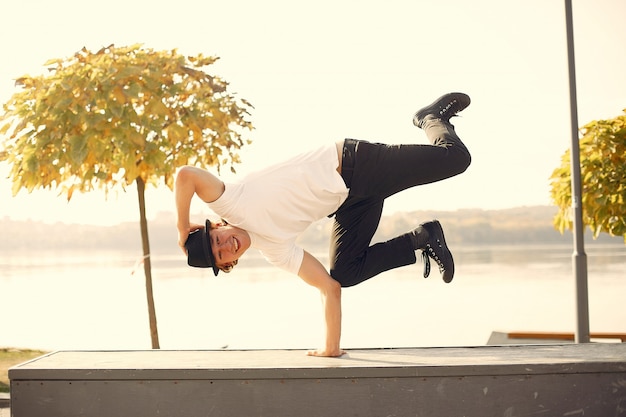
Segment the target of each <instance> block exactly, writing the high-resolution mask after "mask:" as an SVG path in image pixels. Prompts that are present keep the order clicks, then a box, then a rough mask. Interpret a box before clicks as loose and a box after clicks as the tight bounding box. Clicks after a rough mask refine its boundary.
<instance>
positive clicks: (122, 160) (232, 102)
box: [0, 45, 252, 349]
mask: <svg viewBox="0 0 626 417" xmlns="http://www.w3.org/2000/svg"><path fill="white" fill-rule="evenodd" d="M217 59H218V58H216V57H205V56H203V55H201V54H200V55H197V56H188V57H185V56H181V55H180V54H178V52H177V51H176V50H173V51H154V50H152V49H147V48H144V47H142V46H141V45H133V46H130V47H115V46H113V45H111V46H108V47H106V48H102V49H101V50H99V51H98V52H95V53H92V52H90V51H88V50H87V49H85V48H83V49H82V50H80V51H78V52H77V53H76V54H74V55H73V56H72V57H70V58H68V59H53V60H50V61H48V62H46V63H45V64H44V66H45V67H47V70H48V73H47V74H45V75H40V76H29V75H25V76H22V77H20V78H18V79H17V80H16V85H17V86H18V87H21V90H20V91H19V92H17V93H15V94H14V95H13V96H12V97H11V98H10V99H9V100H8V102H6V103H5V104H4V106H3V113H2V114H0V135H1V136H0V137H1V142H0V162H8V163H9V164H10V165H11V169H10V177H11V179H12V181H13V194H14V195H16V194H17V193H18V192H19V191H20V190H21V189H22V188H25V189H26V190H28V192H31V191H32V190H34V189H37V188H53V189H58V190H59V191H60V194H63V195H65V196H66V197H67V199H68V201H69V200H70V199H71V198H72V194H73V193H74V192H75V191H80V192H87V191H92V190H94V189H96V188H99V189H103V190H104V191H105V196H106V195H108V192H109V191H111V190H113V189H119V188H121V189H123V190H125V188H126V187H127V186H129V185H131V184H133V183H136V185H137V195H138V199H139V211H140V224H141V238H142V245H143V254H144V260H145V261H144V271H145V275H146V292H147V298H148V311H149V319H150V335H151V341H152V348H153V349H158V348H159V340H158V332H157V324H156V313H155V307H154V300H153V295H152V274H151V262H150V247H149V240H148V226H147V221H146V216H145V194H144V193H145V187H146V184H152V185H154V186H157V185H158V184H159V183H161V182H164V183H165V184H166V185H167V186H168V187H169V188H170V189H172V188H173V184H174V175H175V171H176V168H177V167H179V166H181V165H187V164H191V165H199V166H201V167H203V168H206V167H207V166H215V167H217V169H218V171H219V169H220V167H221V166H222V165H229V166H230V169H231V170H232V171H234V164H235V163H237V162H239V155H238V150H239V149H240V148H241V147H242V146H244V145H245V144H246V143H249V141H248V140H246V139H245V138H244V135H245V133H246V132H248V131H250V130H251V129H252V125H251V123H250V121H249V120H248V117H249V115H250V110H251V109H252V106H251V105H250V104H249V103H248V102H247V101H245V100H243V99H237V98H236V97H235V96H234V95H233V94H231V93H229V92H227V87H228V83H227V82H225V81H224V80H222V79H221V78H219V77H217V76H212V75H209V74H208V73H207V72H205V69H206V67H208V66H210V65H212V64H213V63H215V61H216V60H217Z"/></svg>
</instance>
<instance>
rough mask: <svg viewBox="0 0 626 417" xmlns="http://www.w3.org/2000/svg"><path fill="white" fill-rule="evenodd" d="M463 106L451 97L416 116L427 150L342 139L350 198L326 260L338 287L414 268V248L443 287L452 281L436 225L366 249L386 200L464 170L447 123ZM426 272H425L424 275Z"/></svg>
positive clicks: (464, 153)
mask: <svg viewBox="0 0 626 417" xmlns="http://www.w3.org/2000/svg"><path fill="white" fill-rule="evenodd" d="M468 104H469V97H467V96H466V95H464V94H460V93H453V94H450V95H446V96H443V97H441V98H439V99H438V100H436V101H435V102H434V103H433V104H431V105H430V106H427V107H425V108H424V109H421V110H420V111H418V112H417V113H416V115H415V118H414V122H415V124H416V125H417V126H418V127H420V128H422V129H423V130H424V131H425V132H426V135H427V137H428V139H429V141H430V142H431V145H385V144H375V143H369V142H365V141H357V140H353V139H347V140H346V142H345V144H344V164H346V162H347V163H348V165H347V166H346V168H347V169H346V170H345V172H342V175H343V176H344V179H345V180H346V184H347V185H348V187H349V188H350V195H349V197H348V200H347V201H346V202H345V203H344V205H342V207H341V208H340V209H339V210H338V212H337V214H336V216H335V225H334V230H333V237H332V242H331V258H330V259H331V275H332V276H333V277H334V278H335V279H337V280H338V281H339V282H341V283H342V285H344V286H349V285H355V284H358V283H359V282H362V281H364V280H366V279H369V278H371V277H372V276H375V275H377V274H379V273H380V272H383V271H386V270H389V269H392V268H396V267H399V266H403V265H407V264H411V263H414V262H415V261H416V258H415V250H417V249H421V250H422V251H423V253H425V254H427V255H428V256H430V257H431V258H432V259H434V260H435V261H436V262H437V264H438V265H439V269H440V271H441V272H442V274H443V277H444V280H445V281H446V282H450V281H451V280H452V277H453V274H454V262H453V259H452V254H451V253H450V251H449V250H448V248H447V246H446V243H445V239H444V237H443V230H442V229H441V225H439V222H428V223H425V224H423V227H422V226H420V227H418V228H416V229H415V230H414V231H412V232H409V233H406V234H404V235H401V236H398V237H397V238H395V239H391V240H389V241H387V242H384V243H379V244H376V245H373V246H369V245H370V243H371V239H372V236H373V235H374V233H375V232H376V229H377V227H378V223H379V221H380V216H381V213H382V207H383V201H384V199H385V198H386V197H388V196H390V195H393V194H395V193H397V192H399V191H402V190H405V189H407V188H410V187H414V186H417V185H421V184H427V183H431V182H435V181H440V180H442V179H446V178H449V177H452V176H454V175H457V174H460V173H462V172H463V171H465V170H466V169H467V167H468V166H469V164H470V162H471V157H470V154H469V151H468V150H467V148H466V147H465V145H464V144H463V142H461V140H460V138H459V137H458V136H457V134H456V132H455V131H454V127H453V126H452V125H451V124H450V123H449V119H450V117H451V116H452V115H454V114H456V112H458V111H460V110H462V109H463V108H465V107H467V105H468ZM346 156H349V157H348V158H347V157H346ZM425 261H428V258H427V257H426V258H425ZM426 266H429V263H428V262H426ZM428 272H429V270H425V273H424V276H427V275H428Z"/></svg>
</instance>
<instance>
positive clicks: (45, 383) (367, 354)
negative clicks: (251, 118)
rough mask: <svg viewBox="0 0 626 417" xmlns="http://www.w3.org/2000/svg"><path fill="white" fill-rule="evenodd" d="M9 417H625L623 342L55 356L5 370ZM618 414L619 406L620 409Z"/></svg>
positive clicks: (53, 354)
mask: <svg viewBox="0 0 626 417" xmlns="http://www.w3.org/2000/svg"><path fill="white" fill-rule="evenodd" d="M9 378H10V380H11V400H12V401H11V402H12V404H11V407H12V413H13V417H26V416H28V417H36V416H47V417H55V416H70V415H81V416H102V415H116V416H124V415H128V416H155V415H160V416H179V417H184V416H199V415H218V416H236V417H242V416H290V417H293V416H342V415H351V416H376V417H378V416H409V415H410V416H446V417H449V416H457V415H458V416H467V417H470V416H476V417H485V416H496V415H510V416H513V415H532V414H542V415H569V416H576V415H581V416H582V415H585V416H589V415H592V416H596V415H597V416H608V415H620V414H619V413H620V412H626V344H584V345H575V344H568V345H549V346H539V345H533V346H483V347H467V348H417V349H374V350H371V349H368V350H350V351H349V352H348V354H347V355H346V356H344V357H342V358H338V359H330V358H312V357H307V356H306V355H305V352H304V351H281V350H256V351H124V352H119V351H116V352H84V351H83V352H67V351H66V352H54V353H51V354H49V355H46V356H43V357H41V358H38V359H35V360H33V361H30V362H27V363H25V364H22V365H19V366H16V367H14V368H11V369H10V370H9ZM620 410H621V411H620Z"/></svg>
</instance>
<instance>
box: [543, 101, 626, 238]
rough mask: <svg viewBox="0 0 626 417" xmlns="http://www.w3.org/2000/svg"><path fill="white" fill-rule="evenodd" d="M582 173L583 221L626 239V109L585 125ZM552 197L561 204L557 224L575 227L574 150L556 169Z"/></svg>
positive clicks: (559, 227)
mask: <svg viewBox="0 0 626 417" xmlns="http://www.w3.org/2000/svg"><path fill="white" fill-rule="evenodd" d="M582 133H583V136H582V138H581V139H580V161H581V167H580V175H581V184H582V209H583V223H584V224H585V225H586V226H589V228H590V229H591V230H592V231H593V233H594V238H596V237H598V235H599V234H600V233H601V232H605V233H609V234H610V235H611V236H623V237H624V242H626V110H624V114H622V115H620V116H617V117H616V118H614V119H609V120H597V121H592V122H590V123H588V124H586V125H585V126H583V128H582ZM550 179H551V181H552V190H551V195H552V200H553V201H554V203H555V204H556V205H557V206H558V208H559V212H558V213H557V215H556V217H555V219H554V224H555V227H556V228H558V229H559V230H560V231H561V232H563V231H564V230H565V229H572V227H573V226H572V210H571V206H572V192H571V172H570V151H569V150H568V151H566V152H565V153H564V154H563V157H562V158H561V166H560V167H558V168H557V169H555V170H554V172H553V173H552V176H551V177H550Z"/></svg>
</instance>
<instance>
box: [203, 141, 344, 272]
mask: <svg viewBox="0 0 626 417" xmlns="http://www.w3.org/2000/svg"><path fill="white" fill-rule="evenodd" d="M338 165H339V161H338V155H337V147H336V145H335V144H334V143H332V144H331V145H328V146H324V147H322V148H319V149H316V150H313V151H310V152H307V153H303V154H300V155H298V156H296V157H293V158H291V159H289V160H287V161H285V162H282V163H279V164H276V165H273V166H270V167H268V168H266V169H263V170H261V171H257V172H254V173H251V174H249V175H248V176H246V177H245V178H244V179H243V180H241V181H240V182H235V183H226V184H225V190H224V193H223V194H222V195H221V196H220V198H218V199H217V200H215V201H214V202H212V203H209V207H210V208H211V209H212V210H213V211H214V212H215V213H216V214H217V215H219V216H221V217H222V218H224V219H225V220H226V221H228V223H229V224H231V225H233V226H237V227H240V228H242V229H244V230H246V231H247V232H248V233H249V234H250V238H251V246H252V247H253V248H256V249H258V250H259V251H260V252H261V254H262V255H263V256H264V257H265V259H267V260H268V261H269V262H270V263H271V264H273V265H276V266H278V267H280V268H283V269H285V270H287V271H289V272H292V273H294V274H297V273H298V271H299V269H300V265H301V264H302V259H303V257H304V250H303V249H302V248H301V247H299V246H297V245H296V239H297V237H298V236H299V235H300V234H301V233H302V232H304V230H305V229H306V228H307V227H308V226H309V225H310V224H311V223H313V222H315V221H316V220H319V219H322V218H324V217H326V216H328V215H329V214H331V213H334V212H335V211H337V209H338V208H339V206H341V204H342V203H343V202H344V201H345V200H346V198H347V196H348V189H347V188H346V185H345V183H344V181H343V179H342V178H341V175H340V174H339V173H338V172H337V167H338Z"/></svg>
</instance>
